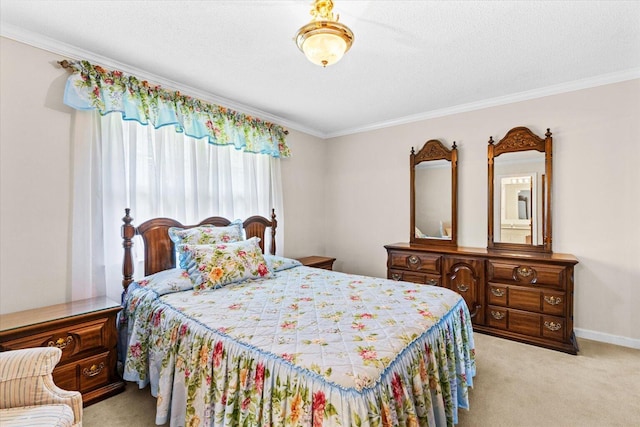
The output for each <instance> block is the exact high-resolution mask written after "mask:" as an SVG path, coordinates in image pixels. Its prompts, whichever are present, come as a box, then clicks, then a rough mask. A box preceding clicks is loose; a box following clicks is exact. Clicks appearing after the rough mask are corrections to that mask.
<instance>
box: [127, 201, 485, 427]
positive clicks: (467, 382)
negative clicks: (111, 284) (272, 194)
mask: <svg viewBox="0 0 640 427" xmlns="http://www.w3.org/2000/svg"><path fill="white" fill-rule="evenodd" d="M123 221H124V225H123V226H122V237H123V247H124V252H125V255H124V262H123V276H124V279H123V286H124V291H123V310H122V313H121V314H122V315H121V320H120V332H121V338H122V339H123V342H124V345H123V348H124V350H125V351H124V352H123V353H124V354H126V356H124V357H125V360H124V363H123V365H124V366H123V369H124V373H123V376H124V378H125V380H127V381H133V382H135V383H137V384H138V386H139V387H140V388H143V387H146V386H150V389H151V393H152V395H153V396H155V397H156V398H157V409H156V414H155V417H156V418H155V421H156V424H165V423H166V422H170V425H172V426H209V425H214V426H312V427H319V426H445V425H454V424H456V423H457V414H458V409H459V408H468V407H469V393H468V392H469V388H470V387H471V386H472V384H473V377H474V375H475V354H474V343H473V330H472V327H471V320H470V316H469V312H468V309H467V307H466V304H465V302H464V300H463V299H462V297H460V296H459V295H458V294H457V293H455V292H453V291H450V290H448V289H445V288H441V287H433V286H428V285H418V284H413V283H408V282H396V281H392V280H388V279H380V278H373V277H366V276H359V275H353V274H345V273H340V272H335V271H329V270H323V269H318V268H312V267H306V266H303V265H301V264H300V263H299V262H298V261H296V260H293V259H288V258H284V257H279V256H276V255H275V232H276V229H277V220H276V217H275V212H273V213H272V215H271V218H270V219H268V218H265V217H262V216H253V217H251V218H248V219H247V220H245V221H243V222H241V223H240V224H241V229H242V231H241V233H242V236H241V237H240V238H239V239H238V240H237V241H232V240H233V239H231V241H229V240H227V241H222V242H220V241H217V242H214V243H211V242H210V241H209V242H205V243H204V244H202V241H201V240H197V239H201V237H202V234H198V233H201V231H202V230H204V231H203V232H206V233H208V232H210V230H211V229H212V228H213V229H215V230H214V231H215V232H217V233H222V232H223V231H224V230H227V229H230V227H234V226H235V225H237V224H239V222H238V221H235V222H234V221H230V220H228V219H225V218H220V217H212V218H207V219H205V220H204V221H202V222H201V223H200V224H198V225H194V226H183V225H182V224H181V223H179V222H178V221H175V220H172V219H168V218H158V219H152V220H149V221H146V222H144V223H142V224H140V225H139V226H137V227H136V226H134V225H133V224H132V222H133V220H132V218H131V216H130V212H129V210H127V211H126V215H125V217H124V218H123ZM208 225H211V226H213V227H209V226H208ZM175 230H178V232H180V233H183V235H181V236H178V238H177V240H176V235H175V233H176V231H175ZM234 230H235V229H234ZM268 231H270V232H269V233H268V234H269V236H266V234H267V232H268ZM189 233H195V235H197V236H196V237H197V238H196V240H191V241H189V240H188V239H189V238H191V237H192V236H191V235H188V234H189ZM222 234H224V233H222ZM222 234H221V235H222ZM136 235H139V236H141V237H142V241H143V245H144V254H145V271H144V278H142V279H140V280H134V279H133V260H132V247H133V241H134V236H136ZM185 235H188V236H187V238H186V240H180V237H184V236H185ZM189 236H191V237H189ZM227 237H228V236H227ZM216 238H219V236H218V237H216ZM225 238H226V237H225ZM185 242H187V243H186V244H185ZM265 243H266V245H265ZM247 246H252V247H259V249H257V250H255V251H254V250H253V249H251V250H247V249H246V247H247ZM239 247H241V248H244V249H238V248H239ZM229 248H232V249H231V250H230V251H229ZM233 248H235V249H233ZM176 251H177V252H176ZM229 252H231V253H233V254H234V255H233V256H241V257H242V259H243V260H242V262H245V261H244V258H246V257H249V255H247V254H248V253H251V254H252V255H251V257H252V259H253V261H256V260H257V261H256V262H257V263H258V264H259V266H258V267H255V266H254V267H255V268H253V267H247V265H248V264H247V265H244V264H242V265H241V263H240V264H237V265H235V264H233V262H231V261H229V260H230V259H231V258H232V256H231V255H229ZM258 252H259V253H258ZM212 254H214V255H212ZM221 254H222V255H221ZM238 254H240V255H238ZM230 257H231V258H230ZM177 260H178V262H177ZM203 260H204V261H203ZM205 261H206V262H205ZM207 263H208V264H207ZM223 264H224V265H223ZM262 264H265V265H266V267H267V268H266V270H265V269H264V267H263V266H262ZM207 266H209V267H207ZM221 266H222V267H224V268H225V269H227V270H228V269H229V268H235V269H236V270H237V271H240V272H241V274H237V275H236V276H234V274H236V273H237V271H236V270H234V272H232V273H233V274H231V273H229V271H227V270H225V272H224V273H219V272H217V273H216V272H215V269H216V268H219V267H220V268H222V267H221ZM248 271H249V273H247V272H248ZM251 271H252V272H253V273H251ZM247 274H248V276H247ZM229 275H231V276H233V277H232V279H229V280H231V281H230V282H228V283H227V282H225V281H224V280H226V279H221V278H224V277H227V276H229ZM218 280H222V282H220V281H218ZM229 280H227V281H229ZM216 281H218V282H216ZM205 283H207V284H208V285H209V286H205ZM214 283H217V284H220V283H222V285H219V286H217V285H216V286H210V285H212V284H214Z"/></svg>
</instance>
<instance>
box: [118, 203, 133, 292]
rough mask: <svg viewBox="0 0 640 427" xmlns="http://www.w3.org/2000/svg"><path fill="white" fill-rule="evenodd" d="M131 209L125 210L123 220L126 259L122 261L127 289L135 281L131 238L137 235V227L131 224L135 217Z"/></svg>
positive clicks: (123, 241) (124, 286)
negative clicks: (132, 216)
mask: <svg viewBox="0 0 640 427" xmlns="http://www.w3.org/2000/svg"><path fill="white" fill-rule="evenodd" d="M129 212H131V209H129V208H126V209H125V210H124V218H122V221H123V222H124V224H123V225H122V229H121V234H122V247H123V248H124V261H123V263H122V277H123V278H122V287H123V288H124V289H125V290H126V289H127V287H128V286H129V283H131V282H133V258H132V257H131V247H132V246H133V242H132V240H131V239H133V237H134V236H135V235H136V228H135V227H134V226H133V225H131V222H132V221H133V218H131V216H130V215H129Z"/></svg>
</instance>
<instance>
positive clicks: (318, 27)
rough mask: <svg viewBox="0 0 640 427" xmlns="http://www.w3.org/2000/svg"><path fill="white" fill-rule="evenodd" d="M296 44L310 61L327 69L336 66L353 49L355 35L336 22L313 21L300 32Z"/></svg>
mask: <svg viewBox="0 0 640 427" xmlns="http://www.w3.org/2000/svg"><path fill="white" fill-rule="evenodd" d="M296 44H297V45H298V48H299V49H300V50H301V51H302V52H304V54H305V56H306V57H307V59H309V61H311V62H313V63H314V64H317V65H320V66H322V67H326V66H327V65H331V64H335V63H336V62H338V61H339V60H340V59H341V58H342V57H343V56H344V54H345V53H346V52H347V51H348V50H349V49H350V48H351V45H352V44H353V33H352V32H351V30H350V29H349V28H348V27H347V26H345V25H342V24H341V23H339V22H335V21H312V22H310V23H309V24H307V25H305V26H303V27H302V28H300V29H299V30H298V33H297V34H296Z"/></svg>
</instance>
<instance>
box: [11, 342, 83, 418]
mask: <svg viewBox="0 0 640 427" xmlns="http://www.w3.org/2000/svg"><path fill="white" fill-rule="evenodd" d="M61 357H62V351H61V350H60V349H59V348H57V347H35V348H27V349H21V350H12V351H5V352H1V353H0V395H1V396H2V398H1V399H0V409H5V408H15V407H18V406H32V405H47V404H52V403H63V404H67V405H69V406H70V407H71V408H72V409H73V414H74V418H75V424H78V425H79V424H81V423H82V395H81V394H80V392H78V391H68V390H63V389H61V388H60V387H58V386H56V385H55V383H54V382H53V375H52V373H53V369H54V368H55V366H56V364H57V363H58V362H59V361H60V358H61Z"/></svg>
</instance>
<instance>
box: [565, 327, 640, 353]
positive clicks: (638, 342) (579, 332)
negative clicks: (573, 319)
mask: <svg viewBox="0 0 640 427" xmlns="http://www.w3.org/2000/svg"><path fill="white" fill-rule="evenodd" d="M573 331H574V332H575V334H576V337H578V338H584V339H586V340H592V341H599V342H605V343H607V344H615V345H620V346H622V347H630V348H636V349H639V350H640V339H634V338H628V337H621V336H619V335H611V334H605V333H604V332H598V331H590V330H588V329H580V328H574V329H573Z"/></svg>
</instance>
